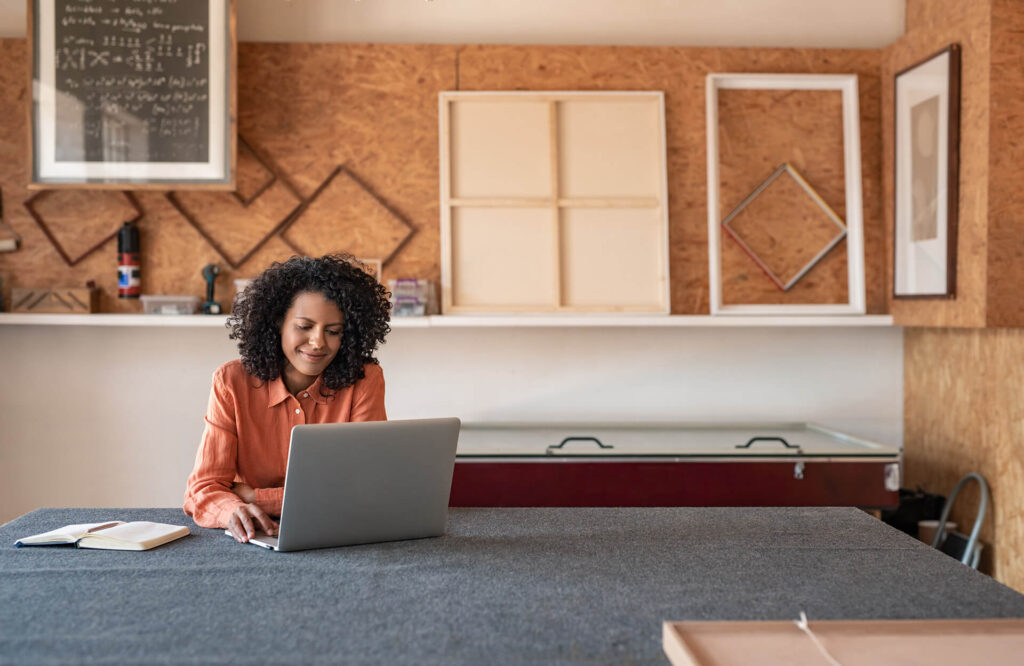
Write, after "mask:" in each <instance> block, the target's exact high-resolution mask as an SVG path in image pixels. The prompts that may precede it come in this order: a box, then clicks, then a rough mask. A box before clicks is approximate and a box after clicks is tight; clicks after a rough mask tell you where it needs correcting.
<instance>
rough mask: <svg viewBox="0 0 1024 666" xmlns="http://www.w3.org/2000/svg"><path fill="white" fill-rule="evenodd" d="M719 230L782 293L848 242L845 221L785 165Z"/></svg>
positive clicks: (730, 216)
mask: <svg viewBox="0 0 1024 666" xmlns="http://www.w3.org/2000/svg"><path fill="white" fill-rule="evenodd" d="M782 176H788V177H782ZM722 228H723V229H724V230H725V232H726V233H727V234H728V235H729V237H730V238H732V239H733V240H734V241H736V243H737V244H738V245H739V246H740V247H741V248H743V251H744V252H746V253H747V255H749V256H750V258H751V259H752V260H753V261H754V262H755V263H756V264H757V265H758V266H759V267H760V268H761V270H763V271H764V272H765V274H766V275H767V276H768V278H769V279H771V281H772V282H774V283H775V285H776V286H777V287H778V288H779V289H781V290H782V291H789V290H790V289H791V288H792V287H793V285H795V284H796V283H797V282H799V281H800V278H802V277H803V276H804V275H806V274H807V273H808V272H809V271H810V270H811V269H812V268H814V266H815V264H817V263H818V262H819V261H821V259H822V258H823V257H824V256H825V255H826V254H828V252H829V250H831V249H832V248H833V247H835V246H836V245H837V244H838V243H839V242H840V241H841V240H843V238H845V237H846V225H845V224H843V221H842V220H841V219H840V218H839V216H838V215H836V213H835V211H833V210H832V208H831V207H830V206H829V205H828V204H827V203H825V201H824V200H823V199H822V198H821V197H820V196H819V195H818V193H817V192H815V191H814V188H812V187H811V186H810V184H808V182H807V181H806V180H804V178H803V177H802V176H801V175H800V173H799V172H797V170H796V169H794V168H793V167H792V165H790V164H789V163H785V164H782V165H781V166H780V167H779V168H778V169H776V170H775V171H774V172H773V173H772V175H771V176H769V177H768V178H767V179H766V180H765V181H764V182H763V183H761V184H760V185H758V186H757V187H756V188H755V189H754V191H753V192H751V193H750V194H749V195H747V198H746V199H744V200H743V202H742V203H740V205H739V206H737V207H736V208H735V209H734V210H733V211H732V212H731V213H729V215H728V216H727V217H726V218H725V219H724V220H723V221H722Z"/></svg>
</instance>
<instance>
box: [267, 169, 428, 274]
mask: <svg viewBox="0 0 1024 666" xmlns="http://www.w3.org/2000/svg"><path fill="white" fill-rule="evenodd" d="M415 233H416V228H415V227H413V225H412V224H410V223H409V221H408V220H406V219H405V217H403V216H402V215H401V214H400V213H399V212H398V211H396V210H395V209H394V208H393V207H392V206H391V205H390V204H388V203H387V202H386V201H385V200H384V199H383V198H381V197H380V196H378V195H377V194H376V193H375V192H374V191H373V190H372V189H370V187H369V186H368V185H367V184H366V183H365V182H363V181H362V180H361V179H360V178H359V177H358V176H356V175H355V174H354V173H353V172H352V171H351V170H350V169H348V168H347V167H346V166H344V165H340V166H338V167H336V168H335V169H334V171H333V172H331V175H329V176H328V177H327V179H326V180H324V182H323V183H321V184H320V186H319V187H317V189H316V191H315V192H314V193H313V194H312V196H310V197H309V199H307V200H306V201H305V202H303V204H302V208H301V210H299V211H298V212H297V213H296V214H295V217H294V218H293V219H292V221H291V222H290V223H289V224H288V225H287V226H286V227H285V228H284V229H283V230H282V232H281V240H283V241H284V242H285V243H287V244H288V245H289V247H291V248H292V249H293V250H295V252H297V253H299V254H302V255H307V256H309V255H310V252H309V250H311V249H314V248H315V254H320V253H322V252H335V251H344V252H347V253H349V254H352V255H354V256H356V257H382V260H381V265H382V266H387V265H388V263H389V262H390V261H391V260H392V259H394V257H395V255H396V254H398V252H399V250H401V249H402V247H403V246H404V245H405V244H406V243H407V242H408V241H409V239H410V238H412V236H413V234H415ZM382 236H383V238H382Z"/></svg>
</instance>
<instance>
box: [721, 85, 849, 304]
mask: <svg viewBox="0 0 1024 666" xmlns="http://www.w3.org/2000/svg"><path fill="white" fill-rule="evenodd" d="M721 90H733V91H786V92H790V91H800V92H804V91H813V92H816V93H817V92H821V93H824V94H830V93H831V94H835V93H834V92H833V91H838V92H839V93H840V97H841V106H840V107H837V108H840V109H841V110H840V113H841V122H842V130H841V133H842V137H841V140H842V159H841V162H840V164H841V168H842V181H841V182H842V190H841V191H840V192H839V196H840V197H841V198H842V199H843V201H844V203H845V207H841V208H840V209H839V210H840V211H841V212H840V215H841V216H842V217H844V218H845V227H846V231H845V237H844V238H842V239H841V240H842V241H844V245H842V247H845V250H846V253H845V257H841V256H840V257H838V259H839V260H840V261H843V260H844V263H845V273H846V275H845V280H843V281H842V282H840V285H842V286H843V287H845V288H844V289H841V292H843V293H841V294H839V298H838V299H832V300H828V301H825V302H821V301H817V302H807V299H806V298H801V297H800V295H799V294H794V295H795V296H796V298H791V299H790V298H787V299H785V302H781V303H771V304H761V303H752V304H738V303H735V302H733V301H727V300H726V299H725V298H724V297H723V293H724V289H723V243H722V235H723V224H725V223H726V222H728V219H727V218H730V217H731V216H730V215H729V208H728V207H726V205H724V204H723V202H722V201H721V181H720V154H719V91H721ZM706 94H707V98H706V104H707V148H708V150H707V159H708V169H707V171H708V188H707V190H708V265H709V276H708V277H709V286H710V306H711V308H710V309H711V314H712V315H722V314H725V315H733V314H736V315H798V314H808V315H823V314H864V313H865V312H866V302H865V301H866V299H865V277H864V225H863V202H862V196H861V164H860V128H859V112H858V104H859V102H858V93H857V77H856V75H853V74H850V75H846V74H821V75H818V74H711V75H709V76H708V77H707V82H706ZM804 134H805V135H807V136H810V137H812V138H815V135H814V133H813V132H810V133H809V134H808V133H804ZM836 150H838V147H837V148H836ZM779 161H780V162H786V159H785V158H783V157H780V159H779ZM775 166H776V165H773V166H772V168H774V167H775ZM786 166H788V165H786ZM838 167H839V164H837V168H838ZM770 171H771V169H768V172H770ZM767 175H768V173H764V174H758V175H757V180H760V179H761V178H763V177H764V176H767ZM804 175H807V174H804ZM797 180H800V181H802V180H803V179H802V178H799V177H798V178H797ZM777 182H778V183H782V184H783V185H784V184H785V183H787V182H788V180H786V179H779V180H778V181H777ZM763 185H767V181H766V183H765V184H763ZM762 187H763V186H762ZM762 187H759V188H758V189H756V190H754V192H753V193H751V197H748V199H749V198H752V197H756V196H757V194H759V193H760V192H761V191H762ZM779 188H780V186H778V185H777V186H776V187H775V189H774V190H773V192H775V195H776V196H779V195H778V192H780V191H781V192H783V193H785V192H786V190H785V189H784V188H783V189H781V190H780V189H779ZM790 189H792V188H790ZM809 200H818V203H819V205H820V203H821V202H820V198H819V197H818V196H817V194H816V193H814V192H813V191H812V192H810V194H809ZM804 203H807V202H806V201H805V202H804ZM746 204H747V202H746V201H745V202H744V203H743V204H742V205H746ZM786 208H787V210H792V206H788V207H786ZM826 208H827V206H826ZM805 212H806V211H805ZM815 215H816V216H817V217H819V218H821V217H824V215H822V214H820V211H819V213H815ZM798 217H800V216H798ZM802 217H806V218H808V219H811V218H812V217H813V216H812V215H811V214H810V213H808V214H807V215H803V216H802ZM819 221H820V220H819ZM741 222H742V221H741ZM734 226H735V225H734ZM825 228H826V230H827V233H826V234H825V238H824V241H823V242H822V243H820V245H822V250H823V251H822V252H821V253H820V255H819V256H817V257H815V253H814V252H810V254H807V253H803V254H801V255H799V256H794V257H790V259H793V261H795V262H796V263H797V264H799V265H807V266H809V265H810V264H807V263H806V261H807V260H808V259H811V260H813V261H815V262H816V261H817V259H819V258H821V257H823V256H824V255H825V254H826V253H829V252H830V251H831V253H833V254H834V253H835V252H837V251H839V248H840V246H839V245H836V242H837V241H836V238H838V237H836V236H835V231H836V230H835V229H834V228H832V225H831V224H830V223H827V222H826V224H825ZM726 231H729V230H728V229H727V230H726ZM793 233H794V235H800V234H801V230H800V229H799V228H798V229H796V230H795V231H794V232H793ZM823 233H824V232H823ZM801 237H802V236H801ZM770 240H771V239H770ZM830 243H831V245H830ZM833 246H835V249H832V247H833ZM804 255H807V256H804ZM754 260H755V262H757V261H758V260H757V258H755V259H754ZM826 260H827V257H826ZM758 263H760V262H758ZM790 263H792V262H790ZM832 268H835V264H833V265H832ZM840 270H842V266H841V265H840ZM766 272H767V271H766ZM804 272H805V271H804ZM794 274H795V275H797V278H796V279H799V277H800V276H802V274H803V272H800V271H796V272H794ZM769 277H770V272H769V276H768V277H766V278H765V279H766V280H768V279H769ZM843 282H845V284H843ZM787 284H788V283H787ZM790 286H791V285H790ZM787 296H789V294H788V293H787Z"/></svg>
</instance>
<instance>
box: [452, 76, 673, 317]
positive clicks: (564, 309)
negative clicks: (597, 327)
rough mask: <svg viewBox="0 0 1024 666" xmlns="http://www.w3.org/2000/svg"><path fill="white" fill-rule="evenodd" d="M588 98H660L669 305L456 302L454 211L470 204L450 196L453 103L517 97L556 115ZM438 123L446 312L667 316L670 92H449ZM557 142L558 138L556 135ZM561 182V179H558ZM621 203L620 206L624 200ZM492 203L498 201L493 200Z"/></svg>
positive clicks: (595, 203)
mask: <svg viewBox="0 0 1024 666" xmlns="http://www.w3.org/2000/svg"><path fill="white" fill-rule="evenodd" d="M587 97H591V98H594V97H608V98H622V97H626V98H630V97H633V98H642V97H651V98H654V99H656V100H657V103H658V111H659V125H660V127H659V131H660V136H659V140H660V141H661V151H660V155H659V158H660V164H659V165H658V166H659V168H660V171H661V175H660V182H659V184H658V186H659V188H660V190H661V192H660V196H659V197H658V202H657V203H658V205H657V207H658V208H659V209H660V211H659V217H660V220H661V224H662V228H663V236H662V245H663V246H662V253H661V261H662V266H663V267H664V285H663V291H662V294H661V299H662V302H663V303H664V310H661V311H657V312H656V311H652V310H651V309H646V308H645V309H639V310H636V309H630V308H622V307H614V306H612V307H603V306H602V307H589V306H587V307H582V306H560V307H558V308H552V309H546V310H545V309H538V308H533V307H530V308H522V307H515V306H511V307H503V306H495V307H493V308H486V309H484V308H479V307H475V306H458V305H454V304H452V303H451V295H452V293H453V280H452V233H451V224H452V209H453V208H454V207H456V206H457V205H465V204H466V203H467V202H468V201H469V200H467V199H458V200H454V199H455V198H454V197H452V196H451V173H450V171H451V103H452V102H455V101H458V100H460V99H472V98H492V99H495V100H500V99H502V98H505V99H509V98H511V99H516V100H527V99H533V100H544V101H547V102H548V103H549V104H551V105H553V106H552V110H551V113H556V112H557V110H556V107H555V106H554V105H557V103H558V102H559V101H562V100H572V99H580V98H587ZM438 125H439V132H438V138H439V142H440V153H439V157H440V179H439V180H440V183H439V185H440V195H441V197H440V199H441V230H440V232H441V233H440V236H441V298H440V302H441V307H442V312H443V313H444V314H460V315H471V316H475V315H485V316H492V315H507V314H509V313H517V314H531V315H532V314H543V315H554V316H560V317H567V316H573V315H577V316H578V315H584V314H585V315H590V314H594V315H605V316H624V317H631V316H632V317H637V316H651V315H652V314H654V315H668V314H669V313H670V312H671V307H672V301H671V292H670V288H671V276H670V270H669V258H670V257H669V224H668V222H669V220H668V174H667V163H668V156H667V151H668V148H667V140H666V130H665V93H664V92H662V91H660V90H637V91H620V90H607V91H504V90H499V91H445V92H441V93H439V94H438ZM551 130H552V132H554V131H555V128H554V126H552V128H551ZM552 141H553V142H554V141H555V138H554V137H552ZM555 152H556V151H555V150H552V156H551V159H552V160H554V159H555ZM552 169H556V170H557V164H555V163H553V164H552ZM553 177H554V178H556V179H557V176H553ZM565 201H571V199H566V198H564V197H561V198H560V197H559V196H558V195H557V193H556V195H555V196H553V197H551V198H550V199H548V198H545V199H543V200H541V199H536V200H535V203H537V202H542V203H543V205H551V206H553V207H555V208H556V209H557V208H559V207H560V206H561V205H562V203H563V202H565ZM617 201H618V200H617V199H608V200H596V199H594V200H591V201H590V204H589V205H588V206H587V207H592V208H601V207H610V208H614V207H616V205H617ZM619 203H621V202H619ZM492 204H493V202H492Z"/></svg>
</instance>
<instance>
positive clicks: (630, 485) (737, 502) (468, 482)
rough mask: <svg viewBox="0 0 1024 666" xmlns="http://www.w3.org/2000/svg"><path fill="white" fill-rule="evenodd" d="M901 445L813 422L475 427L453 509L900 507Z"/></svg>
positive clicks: (458, 465) (458, 466)
mask: <svg viewBox="0 0 1024 666" xmlns="http://www.w3.org/2000/svg"><path fill="white" fill-rule="evenodd" d="M902 462H903V449H902V447H901V446H895V445H890V444H882V443H879V442H873V441H869V440H867V439H862V438H859V437H855V436H852V435H848V434H845V433H841V432H837V431H835V430H832V429H829V428H825V427H822V426H819V425H815V424H812V423H737V424H706V423H702V424H692V423H684V424H601V425H595V424H556V423H544V424H522V423H480V424H472V423H464V424H463V427H462V433H461V435H460V438H459V448H458V453H457V455H456V459H455V474H454V478H453V480H452V494H451V506H466V507H469V506H505V507H514V506H520V507H525V506H857V507H861V508H883V507H892V506H895V505H896V504H897V502H898V491H899V487H900V481H901V479H902Z"/></svg>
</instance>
